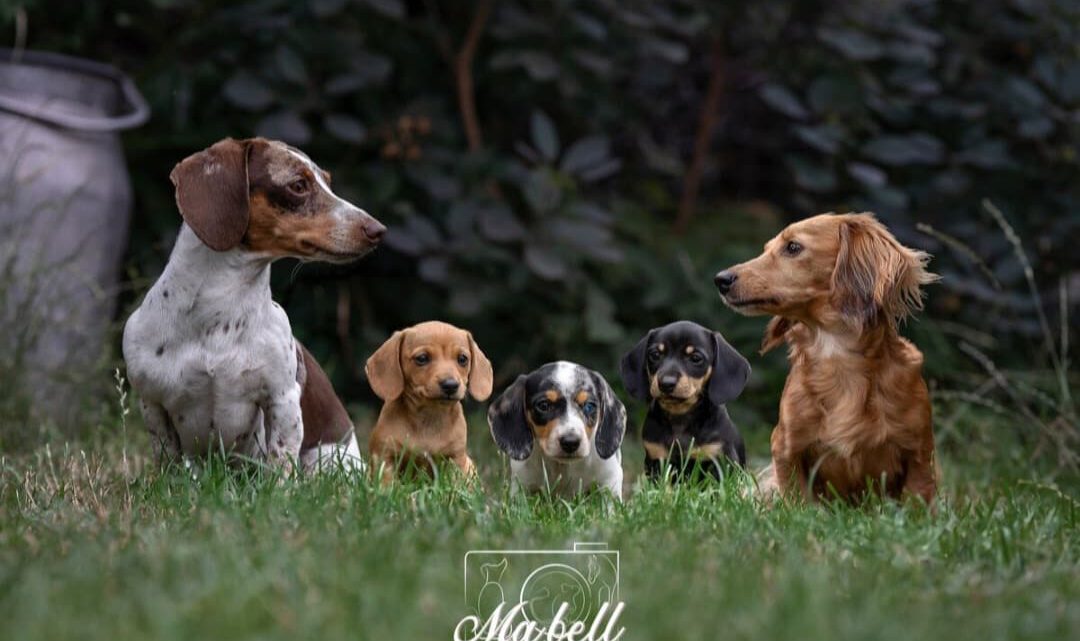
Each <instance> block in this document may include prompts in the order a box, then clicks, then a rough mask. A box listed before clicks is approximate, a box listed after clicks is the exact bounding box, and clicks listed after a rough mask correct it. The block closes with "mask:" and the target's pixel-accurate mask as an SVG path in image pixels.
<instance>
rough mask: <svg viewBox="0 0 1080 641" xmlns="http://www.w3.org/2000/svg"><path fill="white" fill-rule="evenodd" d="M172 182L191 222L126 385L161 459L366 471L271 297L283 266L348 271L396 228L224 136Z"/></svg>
mask: <svg viewBox="0 0 1080 641" xmlns="http://www.w3.org/2000/svg"><path fill="white" fill-rule="evenodd" d="M169 178H170V179H171V180H172V182H173V185H175V187H176V204H177V206H178V207H179V209H180V214H181V216H182V217H183V219H184V224H183V225H181V228H180V234H179V237H178V238H177V240H176V245H175V247H174V248H173V251H172V255H171V256H170V257H169V262H168V264H167V265H166V266H165V270H164V272H163V273H162V275H161V277H160V278H159V279H158V281H157V282H156V283H154V285H153V287H151V288H150V291H149V292H148V293H147V295H146V298H145V299H144V300H143V302H142V304H141V305H140V306H139V308H138V309H136V310H135V312H134V313H133V314H132V315H131V318H129V319H128V321H127V324H126V326H125V327H124V341H123V349H124V359H125V361H126V362H127V371H128V378H129V379H130V380H131V384H132V387H133V388H134V389H135V391H136V392H138V395H139V400H140V405H141V408H142V413H143V418H144V419H145V421H146V426H147V428H148V429H149V431H150V435H151V440H152V442H153V446H154V448H155V451H156V453H157V455H158V456H159V458H161V459H163V460H169V459H177V458H180V457H182V456H185V455H186V456H189V457H199V456H205V455H206V454H207V452H208V451H209V450H216V449H218V448H223V449H224V450H225V451H228V452H231V453H234V454H239V455H242V456H246V457H251V458H254V459H256V460H264V461H268V462H269V463H271V464H273V465H276V466H282V465H288V464H291V463H293V462H295V461H296V460H297V459H299V460H300V462H301V464H302V465H303V466H304V467H305V468H311V467H314V466H316V465H318V464H319V463H320V462H321V461H322V460H323V459H324V458H329V457H334V458H337V459H338V460H340V461H341V462H343V463H345V464H347V465H350V464H356V463H357V462H359V460H360V459H359V450H358V448H357V446H356V439H355V437H354V436H353V426H352V422H351V421H350V420H349V416H348V414H347V413H346V411H345V408H344V406H342V404H341V401H340V400H339V399H338V397H337V395H336V394H335V393H334V390H333V388H332V387H331V385H330V381H329V380H328V379H327V377H326V374H325V373H324V372H323V371H322V369H321V368H320V367H319V364H318V363H317V362H316V361H315V359H314V358H312V356H311V354H310V353H308V351H307V350H306V349H304V347H303V346H302V345H300V343H299V342H298V341H297V340H296V339H295V338H293V334H292V328H291V326H290V325H289V318H288V316H286V315H285V311H284V310H283V309H282V308H281V307H280V306H279V305H278V304H277V303H275V302H274V301H273V300H271V298H270V264H271V263H272V262H273V261H274V260H276V259H278V258H282V257H287V256H291V257H296V258H300V259H301V260H321V261H327V262H332V263H347V262H350V261H353V260H356V259H358V258H360V257H361V256H363V255H364V254H366V253H368V252H369V251H371V250H372V249H373V248H374V247H375V246H376V245H377V244H378V243H379V241H380V239H381V238H382V236H383V233H384V232H385V231H386V228H385V227H383V225H381V224H380V223H379V222H378V221H377V220H375V219H374V218H372V217H371V216H369V215H368V214H367V213H366V212H364V211H363V210H361V209H359V208H358V207H356V206H354V205H352V204H350V203H348V202H346V201H345V200H342V199H341V198H339V197H338V196H336V195H335V194H334V192H333V191H332V190H331V189H330V175H329V174H328V173H326V172H325V171H323V170H321V169H319V167H318V166H316V165H315V163H314V162H312V161H311V159H310V158H308V157H307V156H306V155H305V154H304V153H303V152H301V151H299V150H297V149H294V148H292V147H290V146H288V145H286V144H284V143H281V142H275V141H271V140H264V139H261V138H254V139H249V140H233V139H226V140H222V141H220V142H218V143H216V144H215V145H213V146H212V147H210V148H208V149H206V150H204V151H201V152H199V153H197V154H194V155H192V156H189V157H188V158H186V159H185V160H183V161H182V162H181V163H180V164H178V165H177V166H176V168H175V169H173V171H172V173H171V174H170V176H169Z"/></svg>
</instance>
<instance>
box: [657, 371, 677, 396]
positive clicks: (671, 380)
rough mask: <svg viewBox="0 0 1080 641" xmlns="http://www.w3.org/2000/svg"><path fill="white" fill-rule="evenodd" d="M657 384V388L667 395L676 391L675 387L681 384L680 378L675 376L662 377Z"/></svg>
mask: <svg viewBox="0 0 1080 641" xmlns="http://www.w3.org/2000/svg"><path fill="white" fill-rule="evenodd" d="M656 384H657V387H659V388H660V391H661V392H663V393H665V394H670V393H672V392H674V391H675V386H676V385H678V384H679V377H678V376H674V375H671V376H661V377H660V380H659V381H657V383H656Z"/></svg>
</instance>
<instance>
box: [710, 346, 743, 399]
mask: <svg viewBox="0 0 1080 641" xmlns="http://www.w3.org/2000/svg"><path fill="white" fill-rule="evenodd" d="M713 352H714V353H713V365H712V370H713V371H712V377H710V378H709V400H710V401H712V402H713V403H714V404H715V405H723V404H724V403H727V402H729V401H733V400H735V399H736V398H737V397H738V396H739V394H742V391H743V388H745V387H746V381H747V380H749V379H750V362H749V361H747V360H746V359H745V358H743V355H742V354H740V353H739V352H737V351H735V348H734V347H732V346H731V345H728V342H727V341H726V340H724V337H723V336H721V335H720V332H713Z"/></svg>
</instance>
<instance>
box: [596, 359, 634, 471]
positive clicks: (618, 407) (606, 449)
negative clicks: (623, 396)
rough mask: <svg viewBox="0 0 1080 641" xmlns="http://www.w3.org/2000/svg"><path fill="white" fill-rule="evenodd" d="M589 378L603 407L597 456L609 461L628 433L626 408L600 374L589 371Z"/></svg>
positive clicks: (597, 437) (598, 431)
mask: <svg viewBox="0 0 1080 641" xmlns="http://www.w3.org/2000/svg"><path fill="white" fill-rule="evenodd" d="M589 376H591V377H592V379H593V384H594V385H595V386H596V390H597V393H598V395H599V396H600V407H601V410H600V412H601V413H600V425H599V426H598V427H597V428H596V439H595V442H596V454H597V456H599V457H600V458H602V459H609V458H611V457H612V456H614V455H615V452H618V451H619V447H620V446H622V441H623V435H624V434H625V432H626V408H625V407H624V406H623V404H622V401H620V400H619V399H618V397H616V396H615V392H614V390H612V389H611V385H608V382H607V380H606V379H604V377H603V376H601V375H600V373H599V372H595V371H593V370H589Z"/></svg>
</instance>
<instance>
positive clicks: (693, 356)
mask: <svg viewBox="0 0 1080 641" xmlns="http://www.w3.org/2000/svg"><path fill="white" fill-rule="evenodd" d="M687 358H689V359H690V362H691V363H693V364H694V365H701V364H702V363H704V362H705V356H703V355H702V353H701V352H691V353H690V355H689V356H687Z"/></svg>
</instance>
